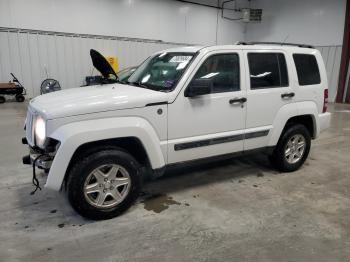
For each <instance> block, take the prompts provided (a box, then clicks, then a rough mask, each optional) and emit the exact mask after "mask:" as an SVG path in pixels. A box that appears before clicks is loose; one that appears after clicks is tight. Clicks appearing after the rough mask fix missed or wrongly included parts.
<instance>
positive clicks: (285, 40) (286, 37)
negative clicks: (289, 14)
mask: <svg viewBox="0 0 350 262" xmlns="http://www.w3.org/2000/svg"><path fill="white" fill-rule="evenodd" d="M288 38H289V35H287V36H286V38H285V39H284V40H283V41H282V45H283V44H284V43H285V42H286V41H287V39H288Z"/></svg>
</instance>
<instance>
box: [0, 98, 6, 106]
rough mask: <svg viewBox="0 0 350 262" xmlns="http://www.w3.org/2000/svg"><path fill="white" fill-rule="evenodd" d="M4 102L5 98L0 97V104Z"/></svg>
mask: <svg viewBox="0 0 350 262" xmlns="http://www.w3.org/2000/svg"><path fill="white" fill-rule="evenodd" d="M5 102H6V98H5V97H4V96H0V104H3V103H5Z"/></svg>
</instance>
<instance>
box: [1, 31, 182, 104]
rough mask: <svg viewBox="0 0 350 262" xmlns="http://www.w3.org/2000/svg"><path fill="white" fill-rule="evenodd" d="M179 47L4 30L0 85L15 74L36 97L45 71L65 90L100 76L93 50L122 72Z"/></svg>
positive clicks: (103, 37) (29, 94)
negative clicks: (114, 60) (110, 59)
mask: <svg viewBox="0 0 350 262" xmlns="http://www.w3.org/2000/svg"><path fill="white" fill-rule="evenodd" d="M178 45H179V44H178V43H164V42H160V41H156V40H147V39H130V38H124V39H117V38H113V37H107V36H91V35H76V34H70V35H68V34H63V33H57V34H55V32H46V33H45V32H42V31H27V32H26V31H24V32H22V31H20V30H12V31H2V32H0V82H7V81H9V80H12V78H11V76H10V72H12V73H14V74H15V75H16V76H17V78H18V79H19V80H20V82H21V83H22V84H23V85H24V86H25V87H26V88H27V92H28V97H35V96H37V95H38V94H39V93H40V84H41V82H42V81H43V80H44V79H45V78H47V75H46V72H47V74H48V77H49V78H54V79H57V80H58V81H59V82H60V84H61V87H62V88H63V89H65V88H71V87H77V86H81V85H82V84H84V79H85V76H89V75H96V74H98V73H97V72H96V71H94V72H93V66H92V63H91V59H90V55H89V50H90V49H91V48H93V49H96V50H98V51H100V52H101V53H102V54H103V55H106V56H117V57H118V59H119V69H123V68H125V67H129V66H133V65H138V64H139V63H141V62H142V61H143V60H144V59H145V58H147V57H148V56H149V55H151V54H152V53H154V52H155V51H159V50H164V49H167V48H171V47H174V46H178ZM182 45H183V44H182Z"/></svg>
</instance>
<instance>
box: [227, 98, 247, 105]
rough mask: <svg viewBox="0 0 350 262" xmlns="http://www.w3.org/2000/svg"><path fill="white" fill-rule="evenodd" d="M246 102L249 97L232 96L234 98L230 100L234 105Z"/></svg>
mask: <svg viewBox="0 0 350 262" xmlns="http://www.w3.org/2000/svg"><path fill="white" fill-rule="evenodd" d="M245 102H247V98H245V97H241V98H232V99H230V101H229V103H230V104H231V105H234V104H243V103H245Z"/></svg>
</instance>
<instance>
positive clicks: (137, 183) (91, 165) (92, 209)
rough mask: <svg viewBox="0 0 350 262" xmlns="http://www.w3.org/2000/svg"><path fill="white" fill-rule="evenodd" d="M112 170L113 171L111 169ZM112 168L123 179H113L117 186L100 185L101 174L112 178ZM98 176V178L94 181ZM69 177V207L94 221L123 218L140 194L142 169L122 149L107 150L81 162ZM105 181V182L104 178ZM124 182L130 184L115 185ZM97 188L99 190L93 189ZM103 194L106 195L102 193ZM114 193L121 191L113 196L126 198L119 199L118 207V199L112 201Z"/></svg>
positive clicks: (109, 181)
mask: <svg viewBox="0 0 350 262" xmlns="http://www.w3.org/2000/svg"><path fill="white" fill-rule="evenodd" d="M110 166H111V169H109V167H110ZM112 167H114V168H115V169H118V168H119V169H118V171H117V174H118V176H122V177H115V176H114V178H115V180H114V182H113V179H110V178H108V181H107V182H102V183H100V182H99V181H101V180H97V177H100V176H101V172H102V173H103V175H107V174H108V173H111V174H112ZM104 169H106V170H104ZM96 170H97V171H96ZM95 174H98V175H97V176H96V177H95ZM126 174H127V175H126ZM68 175H69V177H68V183H67V189H68V199H69V202H70V204H71V205H72V207H73V208H74V209H75V210H76V211H77V212H78V213H79V214H80V215H82V216H83V217H86V218H89V219H93V220H103V219H110V218H113V217H116V216H118V215H120V214H122V213H123V212H124V211H126V210H127V209H128V208H129V207H130V206H131V205H132V204H133V202H134V201H135V200H136V198H137V197H138V195H139V193H140V190H141V176H140V166H139V164H138V163H137V161H136V160H135V159H134V158H133V157H132V156H131V155H130V154H129V153H127V152H125V151H124V150H122V149H107V150H101V151H98V152H95V153H92V154H91V155H89V156H86V157H84V158H82V159H81V160H79V161H78V162H77V163H76V164H75V165H74V166H73V167H72V169H71V170H70V172H69V174H68ZM102 177H103V179H104V181H106V178H105V176H102ZM91 179H92V180H91ZM94 179H95V180H96V181H95V180H94ZM118 179H119V180H118ZM121 179H124V180H125V179H126V180H125V181H129V184H128V185H121V186H118V185H115V183H120V181H122V180H121ZM127 179H129V180H127ZM124 180H123V181H124ZM91 181H92V183H90V182H91ZM116 181H119V182H116ZM113 183H114V184H113ZM95 184H96V185H98V186H99V188H97V187H96V186H94V185H95ZM101 185H102V186H101ZM113 185H114V189H113V190H112V187H113ZM89 186H90V187H92V188H93V189H94V188H95V187H96V190H99V191H98V192H93V193H87V190H88V189H87V188H88V187H89ZM104 190H106V193H103V192H104ZM115 190H118V192H119V193H118V194H117V193H114V195H119V196H123V197H120V198H119V200H118V201H120V202H118V203H116V199H117V198H116V199H114V198H113V197H112V193H113V192H116V191H115ZM100 194H101V196H104V194H105V195H107V197H106V198H105V199H106V200H105V202H102V204H101V201H102V200H101V201H99V199H100V198H99V197H100ZM109 194H110V195H109ZM119 196H118V197H119ZM102 198H103V197H101V199H102ZM112 198H113V199H112ZM108 199H109V200H108ZM111 199H112V200H111ZM113 201H114V202H113Z"/></svg>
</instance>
